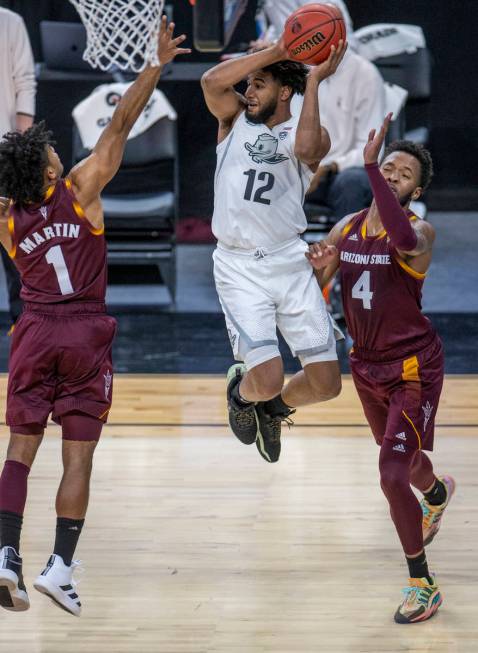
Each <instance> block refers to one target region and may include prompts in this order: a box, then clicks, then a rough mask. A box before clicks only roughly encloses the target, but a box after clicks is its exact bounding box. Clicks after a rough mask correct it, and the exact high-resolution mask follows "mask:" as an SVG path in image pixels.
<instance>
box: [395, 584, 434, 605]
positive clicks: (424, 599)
mask: <svg viewBox="0 0 478 653" xmlns="http://www.w3.org/2000/svg"><path fill="white" fill-rule="evenodd" d="M430 590H431V587H415V586H413V585H411V586H410V587H405V589H403V590H402V592H403V594H404V595H405V601H404V602H405V603H411V602H412V600H413V597H412V593H415V595H416V600H417V602H418V603H422V604H427V603H428V599H429V598H430V593H431V591H430Z"/></svg>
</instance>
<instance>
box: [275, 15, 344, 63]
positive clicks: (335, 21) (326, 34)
mask: <svg viewBox="0 0 478 653" xmlns="http://www.w3.org/2000/svg"><path fill="white" fill-rule="evenodd" d="M340 39H342V40H343V41H344V43H345V39H346V30H345V22H344V19H343V17H342V14H341V12H340V10H339V9H337V7H335V6H334V5H331V4H309V5H305V6H304V7H301V8H300V9H298V10H297V11H294V13H293V14H291V15H290V16H289V18H288V19H287V21H286V24H285V27H284V41H285V46H286V48H287V52H288V55H289V57H290V59H292V61H300V62H302V63H305V64H312V65H316V64H319V63H322V62H323V61H325V60H326V59H327V57H328V56H329V54H330V50H331V47H332V46H333V45H335V47H338V45H339V41H340Z"/></svg>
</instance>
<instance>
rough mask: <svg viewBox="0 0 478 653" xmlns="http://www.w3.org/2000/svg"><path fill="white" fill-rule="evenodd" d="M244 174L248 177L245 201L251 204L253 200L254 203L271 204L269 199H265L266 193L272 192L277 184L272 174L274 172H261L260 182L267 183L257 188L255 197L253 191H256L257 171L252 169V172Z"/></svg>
mask: <svg viewBox="0 0 478 653" xmlns="http://www.w3.org/2000/svg"><path fill="white" fill-rule="evenodd" d="M244 174H245V175H246V177H247V185H246V191H245V193H244V199H245V200H247V201H248V202H250V201H251V200H252V201H253V202H258V203H259V204H270V203H271V201H270V199H269V198H268V197H264V193H267V191H269V190H271V189H272V187H273V186H274V182H275V177H274V175H273V174H272V172H265V171H264V172H260V173H259V174H258V175H257V179H258V181H265V182H266V183H265V184H263V185H262V186H258V187H256V192H255V193H254V196H252V191H253V190H254V185H255V183H256V174H257V171H256V170H254V169H253V168H251V169H250V170H246V172H244Z"/></svg>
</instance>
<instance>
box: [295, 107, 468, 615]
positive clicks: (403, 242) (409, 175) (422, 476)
mask: <svg viewBox="0 0 478 653" xmlns="http://www.w3.org/2000/svg"><path fill="white" fill-rule="evenodd" d="M390 120H391V114H390V115H388V116H387V118H386V119H385V121H384V123H383V125H382V128H381V129H380V131H379V133H378V134H376V133H375V130H373V131H372V132H371V133H370V135H369V139H368V143H367V145H366V146H365V148H364V159H365V168H366V170H367V173H368V176H369V180H370V185H371V187H372V190H373V195H374V201H373V203H372V205H371V206H370V208H368V209H365V210H363V211H361V212H360V213H357V214H355V215H349V216H346V217H345V218H343V220H341V221H340V222H338V223H337V225H336V226H335V227H334V228H333V229H332V231H331V233H330V234H329V236H328V237H327V239H326V240H325V241H323V242H322V243H315V244H314V245H313V246H312V247H311V248H310V252H309V253H308V254H307V257H308V258H309V261H310V262H311V264H312V265H313V267H314V268H315V270H316V275H317V278H318V280H319V283H320V284H321V286H322V287H324V286H325V285H326V284H327V283H328V282H329V281H330V279H331V278H332V276H333V275H334V274H335V273H336V272H337V270H340V275H341V286H342V301H343V305H344V311H345V319H346V322H347V326H348V329H349V332H350V335H351V336H352V339H353V342H354V345H353V349H352V351H351V354H350V366H351V371H352V376H353V380H354V383H355V387H356V388H357V392H358V394H359V397H360V400H361V402H362V405H363V409H364V413H365V416H366V418H367V421H368V423H369V424H370V427H371V429H372V432H373V435H374V437H375V440H376V441H377V444H378V445H379V446H380V457H379V468H380V481H381V487H382V489H383V492H384V493H385V496H386V497H387V499H388V502H389V504H390V513H391V516H392V519H393V521H394V523H395V527H396V529H397V532H398V535H399V538H400V541H401V544H402V547H403V550H404V552H405V556H406V560H407V563H408V567H409V572H410V581H409V586H408V587H407V588H406V590H405V599H404V601H403V603H402V604H401V605H400V606H399V608H398V610H397V612H396V614H395V621H397V622H398V623H412V622H417V621H424V620H425V619H428V618H429V617H431V616H432V615H433V614H434V613H435V612H436V610H437V609H438V607H439V605H440V604H441V601H442V599H441V594H440V591H439V589H438V586H437V584H436V580H435V578H434V576H433V575H432V574H431V573H430V572H429V570H428V566H427V561H426V556H425V551H424V546H425V545H427V544H429V543H430V542H431V541H432V539H433V538H434V536H435V535H436V533H437V531H438V529H439V526H440V520H441V517H442V515H443V512H444V510H445V508H446V506H447V505H448V502H449V501H450V499H451V496H452V494H453V492H454V489H455V482H454V480H453V479H452V478H451V477H450V476H444V477H440V478H437V477H436V476H435V474H434V472H433V467H432V463H431V461H430V459H429V458H428V456H427V455H426V454H425V453H424V451H423V450H429V451H431V450H432V449H433V435H434V421H435V415H436V410H437V407H438V401H439V398H440V393H441V389H442V385H443V367H444V360H443V348H442V343H441V341H440V339H439V337H438V335H437V334H436V332H435V330H434V329H433V327H432V325H431V323H430V321H429V320H428V319H427V318H426V317H425V316H424V315H423V314H422V312H421V291H422V286H423V281H424V279H425V276H426V272H427V270H428V267H429V265H430V262H431V257H432V248H433V243H434V240H435V232H434V229H433V227H432V226H431V224H429V223H428V222H425V221H424V220H420V219H418V218H417V217H416V216H415V215H414V214H413V213H412V212H411V211H410V209H409V206H410V202H411V200H417V199H418V198H419V197H420V195H421V194H422V192H423V191H424V190H425V188H426V187H427V186H428V184H429V182H430V180H431V177H432V174H433V168H432V161H431V157H430V154H429V152H428V151H427V150H425V149H424V148H423V147H422V146H420V145H416V144H415V143H412V142H410V141H397V142H395V143H392V144H391V145H390V146H389V147H388V148H387V149H386V151H385V157H384V159H383V161H382V163H381V165H380V167H379V166H378V163H377V159H378V155H379V152H380V150H381V147H382V145H383V142H384V139H385V135H386V133H387V129H388V126H389V123H390ZM411 485H412V486H413V487H415V488H417V489H418V490H420V491H421V492H422V493H423V495H424V497H423V499H422V501H421V504H420V503H419V502H418V500H417V499H416V497H415V495H414V493H413V491H412V489H411V487H410V486H411Z"/></svg>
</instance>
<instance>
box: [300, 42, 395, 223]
mask: <svg viewBox="0 0 478 653" xmlns="http://www.w3.org/2000/svg"><path fill="white" fill-rule="evenodd" d="M301 102H302V98H301V97H300V96H297V98H295V101H293V103H292V108H291V110H292V111H293V113H298V112H299V111H300V106H301ZM319 102H320V116H321V122H322V124H323V125H324V127H326V128H327V130H328V132H329V134H330V140H331V143H332V145H331V148H330V152H329V153H328V154H327V156H326V157H325V159H323V160H322V162H321V164H320V166H319V169H318V170H317V172H316V174H315V175H314V178H313V180H312V185H311V188H310V192H309V195H308V197H307V201H311V202H315V203H318V204H325V205H326V206H328V207H329V208H330V209H331V210H332V213H333V215H334V217H336V218H337V219H339V218H342V217H343V216H345V215H348V214H349V213H353V212H354V211H359V210H360V209H363V208H364V207H365V206H368V205H369V204H370V202H371V201H372V193H371V190H370V184H369V181H368V177H367V174H366V172H365V169H364V167H363V148H364V145H365V143H366V142H367V137H368V133H369V131H370V130H371V129H373V128H375V126H376V125H380V124H381V123H382V122H383V117H384V115H385V110H386V105H385V103H386V100H385V86H384V82H383V79H382V77H381V75H380V73H379V72H378V69H377V68H376V67H375V66H374V65H373V64H372V63H370V61H367V59H364V58H363V57H361V56H360V55H358V54H356V53H355V52H352V51H351V50H348V51H347V52H346V53H345V57H344V59H343V61H342V63H341V64H340V66H339V68H338V70H337V72H336V73H335V75H333V76H332V77H329V78H328V79H326V80H325V81H324V82H323V83H322V84H321V85H320V91H319Z"/></svg>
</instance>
